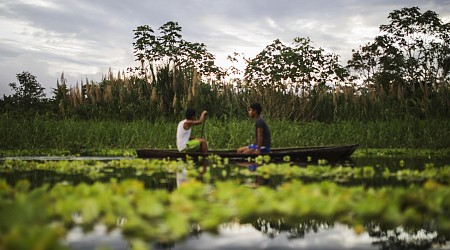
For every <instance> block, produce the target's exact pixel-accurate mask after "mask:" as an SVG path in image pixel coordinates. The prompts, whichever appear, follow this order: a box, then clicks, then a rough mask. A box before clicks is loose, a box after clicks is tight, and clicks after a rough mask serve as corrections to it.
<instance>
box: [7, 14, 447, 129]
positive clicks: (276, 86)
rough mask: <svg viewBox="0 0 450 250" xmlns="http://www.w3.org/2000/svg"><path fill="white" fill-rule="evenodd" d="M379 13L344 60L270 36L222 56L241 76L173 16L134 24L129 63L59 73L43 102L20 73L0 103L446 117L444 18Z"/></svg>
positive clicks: (122, 114)
mask: <svg viewBox="0 0 450 250" xmlns="http://www.w3.org/2000/svg"><path fill="white" fill-rule="evenodd" d="M388 18H389V20H390V21H389V22H388V23H387V24H383V25H381V26H380V33H379V35H378V36H376V37H375V38H374V40H373V41H372V42H369V43H368V44H366V45H362V46H360V47H359V48H357V49H355V50H353V54H352V58H351V59H350V60H349V61H348V62H347V65H346V66H343V65H342V64H341V63H340V61H339V55H336V54H333V53H328V52H326V51H325V50H323V49H322V48H315V47H314V46H313V45H312V42H311V40H310V39H309V38H308V37H306V38H302V37H296V38H294V39H293V41H292V44H291V45H286V44H284V43H282V42H281V41H280V40H278V39H277V40H275V41H273V42H272V43H271V44H269V45H267V46H266V47H265V48H264V49H263V50H262V51H261V52H260V53H259V54H257V55H256V56H255V57H254V58H245V57H243V56H242V55H240V54H238V53H234V54H233V55H231V56H229V58H228V59H229V60H230V61H232V62H233V61H239V60H244V62H245V63H246V67H245V69H244V71H243V72H239V71H238V70H237V69H236V68H234V67H230V68H228V69H223V68H220V67H218V66H216V65H215V64H214V59H215V57H214V55H212V54H211V53H210V52H208V50H207V48H206V45H205V44H202V43H192V42H189V41H186V40H184V39H183V37H182V35H181V31H182V29H181V27H180V26H179V25H178V23H177V22H172V21H170V22H167V23H166V24H164V25H163V26H161V27H160V28H158V30H157V31H158V32H155V31H154V30H153V29H152V28H151V27H150V26H148V25H143V26H138V27H137V28H136V29H135V30H134V35H135V36H134V42H133V49H134V55H135V58H136V61H137V62H139V66H137V67H130V68H128V69H127V70H126V72H124V71H122V72H117V74H114V73H113V72H108V74H107V75H105V76H104V77H103V79H102V80H101V81H100V82H93V81H89V80H86V81H85V82H83V81H82V82H81V83H80V84H78V83H77V84H76V85H75V86H71V87H69V85H68V83H67V80H66V79H65V78H64V75H63V74H62V75H61V78H60V79H59V80H58V81H57V84H56V88H54V89H53V97H52V98H50V99H45V98H43V88H42V87H41V86H40V84H39V83H38V82H37V80H36V77H35V76H33V75H32V74H31V73H29V72H22V73H19V74H17V79H18V81H19V84H16V83H10V86H11V88H12V89H13V91H15V93H14V94H13V95H11V96H3V99H1V100H0V108H1V109H2V111H3V112H8V113H22V114H28V115H29V114H45V115H50V116H57V117H62V118H79V119H121V120H133V119H150V120H152V119H158V118H169V119H172V118H177V119H178V118H179V117H180V116H182V114H183V112H184V110H185V108H186V107H188V106H190V107H194V108H196V109H208V110H209V113H210V114H211V115H213V116H215V117H217V118H221V119H222V118H224V119H225V118H227V117H245V116H246V108H247V106H248V104H249V103H251V102H253V101H259V102H261V103H262V104H263V106H264V108H265V111H264V112H265V115H266V116H270V117H273V118H277V119H290V120H298V121H322V122H332V121H337V120H352V119H358V120H374V119H375V120H376V119H390V118H408V117H415V118H442V117H445V118H447V117H449V114H450V112H449V110H450V98H449V97H450V88H449V87H450V23H443V22H442V20H440V18H439V16H438V14H437V13H435V12H434V11H430V10H428V11H425V12H421V11H420V9H419V8H418V7H411V8H403V9H401V10H394V11H392V12H391V13H390V14H389V16H388ZM238 74H241V75H243V77H235V76H236V75H238Z"/></svg>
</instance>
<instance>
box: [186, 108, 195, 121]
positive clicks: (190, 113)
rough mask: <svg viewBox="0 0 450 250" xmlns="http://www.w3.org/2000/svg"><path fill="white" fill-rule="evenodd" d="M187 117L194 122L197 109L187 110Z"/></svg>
mask: <svg viewBox="0 0 450 250" xmlns="http://www.w3.org/2000/svg"><path fill="white" fill-rule="evenodd" d="M185 117H186V119H188V120H193V119H194V118H195V109H191V108H188V109H186V113H185Z"/></svg>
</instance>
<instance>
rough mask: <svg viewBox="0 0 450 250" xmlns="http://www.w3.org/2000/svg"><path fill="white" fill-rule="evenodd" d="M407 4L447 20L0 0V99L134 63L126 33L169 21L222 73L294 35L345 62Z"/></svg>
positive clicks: (375, 4)
mask: <svg viewBox="0 0 450 250" xmlns="http://www.w3.org/2000/svg"><path fill="white" fill-rule="evenodd" d="M413 6H418V7H419V8H420V11H421V12H425V11H427V10H432V11H434V12H436V13H437V14H438V15H439V17H440V19H441V20H442V21H443V22H450V0H415V1H411V0H364V1H363V0H151V1H150V0H147V1H145V0H144V1H143V0H128V1H123V0H0V98H3V95H11V94H12V93H13V91H12V90H11V87H10V86H9V83H11V82H17V83H18V81H17V78H16V75H17V74H19V73H21V72H23V71H28V72H30V73H31V74H32V75H34V76H36V77H37V81H38V82H39V83H40V84H41V86H42V87H44V88H45V89H46V93H47V94H48V96H50V93H51V91H52V89H53V88H56V82H57V79H60V78H61V74H62V73H64V77H65V78H66V79H67V83H68V85H69V86H75V85H76V84H77V83H81V82H86V79H88V80H89V81H94V82H96V81H101V79H102V77H103V76H105V75H107V74H108V72H109V69H111V70H112V71H113V72H114V74H117V72H119V71H126V69H127V68H128V67H135V66H138V63H137V62H136V61H135V57H134V55H133V45H132V43H133V41H134V39H133V37H134V32H133V30H134V29H136V27H138V26H141V25H149V26H150V27H152V28H153V30H155V31H157V29H158V28H159V27H161V26H162V25H164V24H165V23H167V22H169V21H173V22H178V24H179V26H180V27H181V28H182V31H181V34H182V36H183V39H184V40H186V41H189V42H196V43H204V44H205V45H206V48H207V50H208V51H209V52H210V53H212V54H213V55H214V56H215V57H216V64H217V65H218V66H221V67H224V68H226V67H229V66H230V65H231V63H230V62H229V61H227V59H226V58H227V56H228V55H231V54H233V53H234V52H238V53H242V54H244V56H245V57H246V58H254V57H255V56H256V55H257V54H258V53H259V52H261V51H262V50H263V49H264V48H265V47H266V46H267V45H269V44H271V43H272V42H273V41H274V40H276V39H280V40H281V41H282V42H283V43H284V44H285V45H287V46H289V45H291V43H292V41H293V39H294V38H296V37H309V38H310V39H311V42H312V46H313V47H314V48H323V49H324V50H325V51H326V52H327V53H333V54H337V55H339V56H340V58H341V63H342V65H346V63H347V61H348V60H349V59H350V58H351V55H352V49H358V47H359V46H362V45H365V44H367V43H368V42H373V39H374V38H375V37H376V36H377V35H379V27H380V25H382V24H388V23H389V19H388V15H389V13H391V12H392V11H393V10H400V9H402V8H405V7H413ZM236 66H238V67H243V64H242V65H236Z"/></svg>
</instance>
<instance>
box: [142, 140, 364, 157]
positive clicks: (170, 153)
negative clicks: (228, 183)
mask: <svg viewBox="0 0 450 250" xmlns="http://www.w3.org/2000/svg"><path fill="white" fill-rule="evenodd" d="M357 148H358V144H351V145H339V146H316V147H294V148H274V149H272V151H271V152H270V153H262V154H261V155H269V156H270V159H271V160H275V161H280V160H284V159H286V158H289V160H290V161H316V160H319V159H323V160H328V161H339V160H345V159H349V158H350V156H351V155H352V154H353V152H354V151H355V150H356V149H357ZM136 153H137V156H138V157H139V158H147V159H151V158H154V159H167V158H169V159H180V158H181V159H186V157H191V158H193V159H194V160H197V159H198V158H199V157H203V158H205V157H208V156H209V155H217V156H220V157H222V158H229V159H233V160H245V159H247V158H248V157H255V156H256V155H254V154H238V153H236V151H235V150H210V151H208V153H207V154H203V153H200V152H179V151H178V150H173V149H151V148H141V149H137V150H136Z"/></svg>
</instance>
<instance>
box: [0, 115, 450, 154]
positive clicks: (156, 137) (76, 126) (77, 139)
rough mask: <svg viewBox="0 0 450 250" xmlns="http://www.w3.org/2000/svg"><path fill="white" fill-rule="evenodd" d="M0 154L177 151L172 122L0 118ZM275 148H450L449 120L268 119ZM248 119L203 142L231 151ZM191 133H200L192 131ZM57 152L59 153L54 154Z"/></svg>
mask: <svg viewBox="0 0 450 250" xmlns="http://www.w3.org/2000/svg"><path fill="white" fill-rule="evenodd" d="M0 117H1V119H0V136H1V138H2V140H1V141H0V150H2V155H10V156H13V155H47V154H55V153H56V154H57V155H67V154H72V155H73V154H81V155H117V154H119V155H120V154H121V153H120V152H123V154H122V155H133V154H134V152H133V151H134V150H133V149H135V148H138V147H151V148H175V131H176V123H175V122H171V121H168V120H157V121H153V122H150V121H147V120H136V121H130V122H124V121H108V120H99V121H92V120H88V121H83V120H81V121H80V120H75V119H64V120H59V119H50V118H42V117H36V118H29V119H16V118H15V117H12V116H8V115H0ZM268 123H269V125H270V127H271V131H272V133H273V145H274V147H292V146H315V145H331V144H335V145H337V144H352V143H359V144H360V148H361V149H369V148H397V149H398V148H411V149H433V150H445V149H448V148H450V141H449V140H448V139H447V138H450V121H449V120H448V119H439V120H438V119H433V120H431V119H428V120H418V119H408V120H391V121H389V122H387V121H385V122H383V121H373V122H358V121H353V122H350V121H341V122H335V123H331V124H327V123H319V122H314V123H295V122H292V121H287V120H285V121H279V120H274V119H268ZM252 126H253V124H252V121H251V120H248V119H247V120H236V119H228V120H226V121H223V120H218V119H214V118H211V119H208V120H207V121H206V125H205V137H206V139H207V140H208V141H209V147H210V148H213V149H224V148H227V149H232V148H237V147H239V146H241V144H245V143H247V142H250V141H251V139H252V136H253V134H252V133H251V132H252V131H253V129H252ZM193 133H194V134H197V136H199V133H200V131H199V130H198V128H197V130H196V129H195V128H194V132H193ZM58 152H59V153H58Z"/></svg>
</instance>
